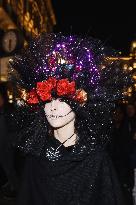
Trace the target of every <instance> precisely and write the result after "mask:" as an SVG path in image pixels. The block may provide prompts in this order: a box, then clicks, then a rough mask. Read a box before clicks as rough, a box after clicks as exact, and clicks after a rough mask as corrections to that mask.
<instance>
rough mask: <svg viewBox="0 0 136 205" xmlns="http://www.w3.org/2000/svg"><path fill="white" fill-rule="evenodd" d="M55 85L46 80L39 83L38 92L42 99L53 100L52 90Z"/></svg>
mask: <svg viewBox="0 0 136 205" xmlns="http://www.w3.org/2000/svg"><path fill="white" fill-rule="evenodd" d="M52 88H53V86H52V83H51V82H48V81H44V82H38V83H37V88H36V90H37V94H38V95H39V96H40V98H41V100H43V101H46V100H51V90H52Z"/></svg>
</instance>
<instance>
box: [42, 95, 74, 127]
mask: <svg viewBox="0 0 136 205" xmlns="http://www.w3.org/2000/svg"><path fill="white" fill-rule="evenodd" d="M44 111H45V115H46V118H47V120H48V122H49V124H50V125H51V126H52V127H53V128H60V127H63V126H65V125H66V124H68V123H70V122H71V121H72V120H74V119H75V113H74V112H73V111H72V109H71V108H70V106H69V105H68V104H67V103H65V102H62V101H61V100H60V99H56V100H52V101H51V102H49V103H46V104H45V107H44Z"/></svg>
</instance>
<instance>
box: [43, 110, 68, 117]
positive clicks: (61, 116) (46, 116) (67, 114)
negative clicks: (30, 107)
mask: <svg viewBox="0 0 136 205" xmlns="http://www.w3.org/2000/svg"><path fill="white" fill-rule="evenodd" d="M71 112H72V110H70V112H68V113H67V114H66V115H46V117H48V118H52V119H58V118H62V117H66V116H67V115H69V114H70V113H71Z"/></svg>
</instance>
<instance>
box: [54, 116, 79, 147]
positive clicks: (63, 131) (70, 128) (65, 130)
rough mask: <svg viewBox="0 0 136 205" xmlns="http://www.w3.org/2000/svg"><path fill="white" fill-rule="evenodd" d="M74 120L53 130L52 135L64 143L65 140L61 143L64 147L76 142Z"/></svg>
mask: <svg viewBox="0 0 136 205" xmlns="http://www.w3.org/2000/svg"><path fill="white" fill-rule="evenodd" d="M74 121H75V120H72V121H71V122H70V123H68V124H66V125H65V126H63V127H60V128H58V129H56V130H54V137H55V138H56V139H58V140H59V141H60V142H61V143H64V142H65V141H66V142H65V143H64V144H63V145H64V146H65V147H68V146H71V145H74V144H75V142H76V133H74V132H75V126H74ZM71 136H72V137H71ZM68 138H70V139H68Z"/></svg>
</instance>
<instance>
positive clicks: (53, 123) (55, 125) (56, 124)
mask: <svg viewBox="0 0 136 205" xmlns="http://www.w3.org/2000/svg"><path fill="white" fill-rule="evenodd" d="M65 124H66V123H64V122H63V123H62V122H59V121H57V120H56V121H55V120H54V122H51V123H50V125H51V126H52V127H53V128H60V127H63V126H64V125H65Z"/></svg>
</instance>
